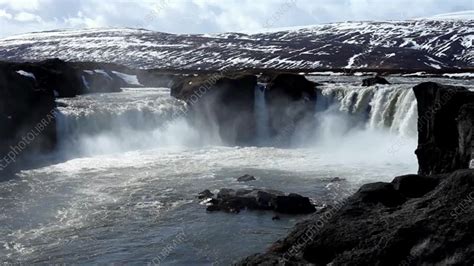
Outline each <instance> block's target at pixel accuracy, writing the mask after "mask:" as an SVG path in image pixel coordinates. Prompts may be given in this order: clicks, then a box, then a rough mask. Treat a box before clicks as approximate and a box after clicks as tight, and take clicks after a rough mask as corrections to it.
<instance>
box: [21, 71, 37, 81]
mask: <svg viewBox="0 0 474 266" xmlns="http://www.w3.org/2000/svg"><path fill="white" fill-rule="evenodd" d="M16 73H18V74H20V75H22V76H25V77H29V78H32V79H34V80H36V77H35V75H34V74H33V73H31V72H26V71H23V70H18V71H17V72H16Z"/></svg>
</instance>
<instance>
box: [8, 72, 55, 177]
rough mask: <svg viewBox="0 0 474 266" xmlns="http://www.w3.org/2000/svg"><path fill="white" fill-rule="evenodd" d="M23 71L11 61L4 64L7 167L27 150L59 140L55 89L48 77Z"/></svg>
mask: <svg viewBox="0 0 474 266" xmlns="http://www.w3.org/2000/svg"><path fill="white" fill-rule="evenodd" d="M20 73H23V74H20ZM20 73H18V72H17V70H15V68H11V67H10V66H9V65H0V139H1V140H2V146H1V147H0V160H1V162H0V163H1V164H2V165H3V166H2V167H3V168H7V166H12V165H14V163H15V162H16V161H17V160H18V159H19V158H20V157H21V155H22V154H25V153H27V152H25V151H28V152H31V151H49V150H51V149H52V148H53V147H54V145H55V143H56V121H55V119H54V108H55V101H54V94H53V90H51V89H49V88H48V87H46V84H47V82H45V81H44V80H38V79H36V77H33V76H27V75H25V73H24V72H20ZM2 170H3V169H2Z"/></svg>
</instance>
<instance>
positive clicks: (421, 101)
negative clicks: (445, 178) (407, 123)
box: [413, 82, 474, 175]
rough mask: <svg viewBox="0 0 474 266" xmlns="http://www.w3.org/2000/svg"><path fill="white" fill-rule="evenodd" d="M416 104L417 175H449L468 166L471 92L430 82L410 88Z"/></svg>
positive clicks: (470, 145)
mask: <svg viewBox="0 0 474 266" xmlns="http://www.w3.org/2000/svg"><path fill="white" fill-rule="evenodd" d="M413 91H414V92H415V96H416V99H417V102H418V147H417V149H416V151H415V153H416V155H417V157H418V164H419V170H418V173H419V174H420V175H432V174H441V173H450V172H452V171H454V170H456V169H466V168H468V167H469V161H470V159H471V154H472V152H473V149H472V145H473V144H472V128H473V127H472V119H473V116H474V114H473V112H472V110H473V109H472V103H474V92H471V91H469V90H468V89H467V88H464V87H457V86H445V85H441V84H438V83H433V82H425V83H421V84H419V85H417V86H415V87H414V88H413Z"/></svg>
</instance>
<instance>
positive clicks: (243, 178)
mask: <svg viewBox="0 0 474 266" xmlns="http://www.w3.org/2000/svg"><path fill="white" fill-rule="evenodd" d="M253 180H256V179H255V177H254V176H253V175H247V174H246V175H243V176H241V177H237V181H238V182H248V181H253Z"/></svg>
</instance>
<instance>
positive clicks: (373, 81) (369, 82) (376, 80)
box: [362, 76, 390, 87]
mask: <svg viewBox="0 0 474 266" xmlns="http://www.w3.org/2000/svg"><path fill="white" fill-rule="evenodd" d="M377 84H381V85H386V84H390V82H388V81H387V80H386V79H385V78H383V77H381V76H375V77H372V78H366V79H363V80H362V86H365V87H370V86H375V85H377Z"/></svg>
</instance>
